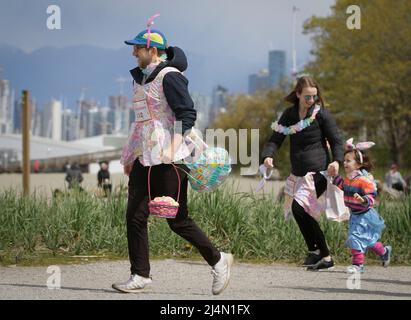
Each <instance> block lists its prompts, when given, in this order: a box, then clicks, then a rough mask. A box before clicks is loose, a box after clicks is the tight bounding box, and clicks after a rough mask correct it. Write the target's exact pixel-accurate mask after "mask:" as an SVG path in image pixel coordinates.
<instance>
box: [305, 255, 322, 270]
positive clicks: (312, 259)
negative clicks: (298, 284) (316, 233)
mask: <svg viewBox="0 0 411 320" xmlns="http://www.w3.org/2000/svg"><path fill="white" fill-rule="evenodd" d="M321 259H322V258H321V256H320V255H319V254H316V253H313V252H309V253H308V255H307V257H306V258H305V260H304V263H303V267H312V266H314V265H316V264H317V263H318V262H319V261H320V260H321Z"/></svg>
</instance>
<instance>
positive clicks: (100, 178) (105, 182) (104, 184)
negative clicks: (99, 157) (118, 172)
mask: <svg viewBox="0 0 411 320" xmlns="http://www.w3.org/2000/svg"><path fill="white" fill-rule="evenodd" d="M97 186H98V187H99V188H101V189H102V190H103V192H104V196H105V197H107V196H108V195H109V194H110V193H111V190H112V184H111V180H110V171H109V170H108V163H107V162H106V161H103V162H101V163H100V170H99V172H98V173H97Z"/></svg>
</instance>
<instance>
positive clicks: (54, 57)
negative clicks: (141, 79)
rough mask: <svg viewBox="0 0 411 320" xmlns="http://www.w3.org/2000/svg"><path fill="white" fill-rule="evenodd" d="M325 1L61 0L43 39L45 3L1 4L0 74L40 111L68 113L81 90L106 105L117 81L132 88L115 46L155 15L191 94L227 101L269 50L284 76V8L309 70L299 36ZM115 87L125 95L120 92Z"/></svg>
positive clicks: (126, 61)
mask: <svg viewBox="0 0 411 320" xmlns="http://www.w3.org/2000/svg"><path fill="white" fill-rule="evenodd" d="M333 2H334V1H332V0H321V1H311V2H310V3H307V2H306V1H302V0H295V1H293V2H292V3H291V2H288V1H285V0H281V1H267V0H259V1H254V2H241V3H239V2H238V1H237V2H236V1H232V0H226V1H218V2H217V1H216V0H209V1H205V2H199V3H196V4H194V3H192V2H190V1H184V0H177V1H173V2H172V3H170V2H168V1H151V2H150V3H146V2H138V1H121V2H118V1H109V0H105V1H95V0H87V1H82V2H79V1H65V0H61V1H57V2H56V3H55V5H57V6H59V8H60V9H61V30H49V29H48V28H47V25H46V21H47V18H48V17H49V16H50V14H47V12H46V10H47V8H48V6H49V5H50V3H49V2H47V1H44V0H38V1H35V2H28V3H27V2H24V1H21V0H16V1H9V0H1V1H0V7H1V10H0V66H2V65H3V64H7V66H6V68H5V70H4V72H3V76H4V78H6V79H9V80H10V81H11V84H12V87H13V88H14V89H15V90H16V92H20V91H21V90H23V89H28V90H30V91H31V92H32V94H33V96H34V97H35V98H36V100H38V101H39V102H40V106H41V105H43V104H45V103H46V100H49V98H51V97H54V98H57V99H59V98H60V96H61V95H63V96H64V99H63V101H64V100H65V99H67V100H68V104H69V106H70V107H71V106H72V105H73V104H75V103H76V100H77V99H78V97H79V95H80V92H81V88H82V87H87V88H88V90H87V92H86V94H87V97H88V98H94V99H95V100H97V101H100V102H101V103H104V101H105V99H106V97H107V96H109V95H112V94H117V93H118V91H119V83H117V82H116V79H118V78H125V79H128V80H129V81H131V78H130V75H129V74H128V70H130V69H132V68H133V67H135V65H136V61H135V58H133V57H132V55H131V48H130V47H128V46H126V45H125V44H124V42H123V41H124V40H125V39H128V38H130V37H134V36H135V34H137V33H138V32H139V31H140V29H143V28H144V26H145V23H146V20H147V18H148V17H149V16H151V15H152V14H153V13H155V12H159V13H160V14H161V16H160V17H159V18H158V19H156V22H155V28H158V29H161V30H163V31H164V32H165V33H166V35H167V38H168V41H169V44H170V45H178V46H180V47H181V48H183V49H184V51H185V52H186V55H187V57H188V61H189V68H188V70H187V71H186V75H187V78H188V79H189V81H190V84H189V88H190V90H191V91H192V92H199V93H201V94H205V95H211V94H212V91H213V88H214V87H216V86H217V85H220V84H221V85H222V86H224V87H226V88H227V89H228V90H229V91H230V92H231V93H234V94H237V93H246V92H247V91H248V76H249V74H252V73H255V72H256V71H257V70H260V69H262V68H264V66H265V65H266V53H267V52H268V51H271V50H283V51H285V52H286V55H287V65H286V73H287V74H291V69H292V65H291V62H292V59H291V54H292V53H291V51H292V26H293V23H292V22H293V18H292V17H293V6H296V7H298V8H299V9H300V10H299V11H298V14H297V19H296V50H297V53H298V54H297V59H298V61H297V64H298V65H299V66H300V65H303V64H304V63H306V62H307V61H308V59H309V57H310V50H311V48H312V43H311V40H310V38H309V36H307V35H304V34H303V33H302V25H303V23H304V21H305V20H306V19H308V18H309V17H311V16H313V15H318V16H324V15H327V14H328V13H329V12H330V6H331V5H332V4H333ZM217 5H218V7H219V10H215V7H216V6H217ZM23 9H24V10H23ZM23 21H24V22H23ZM101 21H105V23H104V24H102V23H101ZM10 26H13V28H11V29H10ZM187 27H189V28H187ZM21 39H24V41H21ZM245 39H246V42H245V41H244V40H245ZM2 53H3V54H4V55H2ZM10 56H11V57H10ZM10 60H11V61H10ZM102 66H104V67H103V68H102ZM62 74H64V75H65V78H66V79H62V77H61V75H62ZM41 84H44V85H43V86H42V85H41ZM123 85H124V92H125V94H126V95H129V92H128V91H129V90H127V84H125V83H123ZM44 87H47V89H48V90H49V91H48V92H45V89H44ZM45 97H46V98H45Z"/></svg>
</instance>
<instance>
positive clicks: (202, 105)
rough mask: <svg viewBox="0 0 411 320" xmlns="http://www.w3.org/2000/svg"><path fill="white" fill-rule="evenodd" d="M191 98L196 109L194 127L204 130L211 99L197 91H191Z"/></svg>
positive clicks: (207, 123)
mask: <svg viewBox="0 0 411 320" xmlns="http://www.w3.org/2000/svg"><path fill="white" fill-rule="evenodd" d="M191 98H192V99H193V102H194V108H195V109H196V111H197V119H196V123H195V128H196V129H198V130H200V131H202V132H204V130H205V129H207V128H208V125H209V123H210V110H211V99H210V97H208V96H205V95H202V94H199V93H192V94H191Z"/></svg>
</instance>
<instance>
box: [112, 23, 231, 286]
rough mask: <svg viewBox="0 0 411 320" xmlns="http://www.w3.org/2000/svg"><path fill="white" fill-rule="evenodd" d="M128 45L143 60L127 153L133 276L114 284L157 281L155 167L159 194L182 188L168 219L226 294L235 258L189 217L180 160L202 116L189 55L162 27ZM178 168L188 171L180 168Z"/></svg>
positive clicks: (135, 75) (172, 193)
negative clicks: (152, 232) (151, 240)
mask: <svg viewBox="0 0 411 320" xmlns="http://www.w3.org/2000/svg"><path fill="white" fill-rule="evenodd" d="M125 43H126V44H128V45H132V46H133V56H135V57H136V58H137V60H138V67H137V68H135V69H133V70H131V71H130V72H131V75H132V77H133V80H134V81H133V86H134V88H133V91H134V98H133V109H134V112H135V115H136V120H135V122H134V123H133V124H132V126H131V128H130V135H129V139H128V142H127V144H126V145H125V146H124V148H123V153H122V157H121V163H122V164H123V166H124V173H125V174H126V175H128V176H129V183H128V186H129V191H128V192H129V193H128V205H127V214H126V216H127V217H126V220H127V240H128V252H129V259H130V263H131V268H130V271H131V276H130V278H129V279H128V280H127V281H126V282H123V283H115V284H113V288H114V289H116V290H118V291H121V292H138V291H141V290H142V289H143V288H144V287H146V285H147V284H150V283H151V282H152V280H151V278H150V264H149V249H148V233H147V219H148V216H149V209H148V201H149V197H148V187H149V185H148V171H149V168H150V167H151V175H150V187H151V195H152V196H153V197H156V196H169V197H172V198H173V199H177V194H178V190H180V197H179V199H178V202H179V209H178V212H177V215H176V217H175V219H167V222H168V224H169V226H170V228H171V229H172V230H173V231H174V232H175V233H177V234H178V235H180V236H181V237H183V238H184V239H186V240H187V241H188V242H190V243H191V244H192V245H193V246H194V247H196V248H197V249H198V251H199V252H200V254H201V255H202V256H203V257H204V259H205V260H206V261H207V263H208V264H209V265H210V266H211V267H212V274H213V275H214V278H213V283H212V293H213V294H220V293H221V292H222V291H223V290H224V289H225V288H226V287H227V285H228V282H229V279H230V268H231V265H232V263H233V256H232V255H231V254H228V253H224V252H219V251H218V250H217V249H216V248H215V247H214V246H213V244H212V243H211V242H210V240H209V239H208V237H207V236H206V235H205V234H204V233H203V231H202V230H201V229H200V228H199V227H198V226H197V225H196V224H195V222H194V221H193V220H192V219H191V218H190V217H189V216H188V210H187V186H188V179H187V175H186V173H185V172H184V171H189V170H188V169H187V167H185V166H184V165H183V164H181V163H180V164H178V163H176V162H178V161H179V160H182V159H184V158H186V157H188V156H189V155H190V151H189V149H188V146H187V145H186V144H185V141H184V139H183V135H184V133H185V132H186V131H188V130H190V129H191V128H192V127H193V126H194V123H195V120H196V110H195V109H194V103H193V100H192V99H191V97H190V95H189V92H188V87H187V86H188V80H187V79H186V78H185V77H184V75H183V73H182V72H183V71H185V70H186V69H187V58H186V56H185V54H184V52H183V50H181V49H180V48H178V47H171V46H168V44H167V40H166V37H165V35H164V34H163V33H162V32H160V31H159V30H151V29H147V30H144V31H142V32H140V33H139V34H138V35H137V36H136V37H135V38H134V39H132V40H128V41H125ZM176 122H181V127H182V129H181V131H182V132H177V131H178V130H174V126H175V123H176ZM167 137H170V139H169V140H170V141H167ZM180 162H181V161H180ZM176 167H177V168H178V167H179V168H180V169H183V170H176ZM177 171H178V172H177ZM178 175H179V176H180V179H178Z"/></svg>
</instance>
